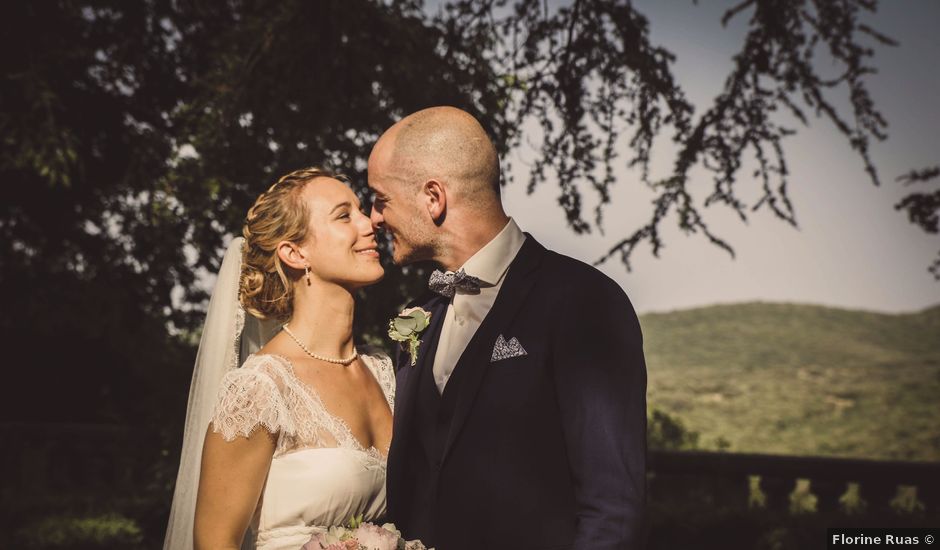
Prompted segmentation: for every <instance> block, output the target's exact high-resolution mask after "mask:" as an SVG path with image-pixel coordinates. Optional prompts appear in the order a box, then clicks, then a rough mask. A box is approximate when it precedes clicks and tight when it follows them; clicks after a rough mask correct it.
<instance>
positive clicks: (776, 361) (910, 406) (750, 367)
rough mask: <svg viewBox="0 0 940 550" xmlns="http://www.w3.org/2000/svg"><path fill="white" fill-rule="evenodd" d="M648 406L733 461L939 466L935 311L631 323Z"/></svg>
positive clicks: (800, 309)
mask: <svg viewBox="0 0 940 550" xmlns="http://www.w3.org/2000/svg"><path fill="white" fill-rule="evenodd" d="M640 323H641V325H642V327H643V334H644V341H645V344H644V349H645V353H646V359H647V369H648V372H649V402H650V404H651V406H653V407H655V408H658V409H661V410H663V411H665V412H667V413H669V414H671V415H675V416H676V417H678V418H680V419H681V420H682V421H683V422H684V423H685V424H686V426H688V428H690V429H691V430H694V431H696V432H699V434H700V443H701V444H702V446H703V447H705V448H709V447H711V448H716V447H717V446H718V445H719V443H718V442H720V441H722V440H724V441H727V442H728V443H730V447H729V448H728V449H727V450H729V451H731V452H761V453H775V454H790V455H816V456H851V457H857V458H871V459H882V460H890V459H895V460H927V461H937V460H940V405H938V402H940V399H938V395H940V306H937V307H933V308H930V309H927V310H924V311H922V312H918V313H913V314H903V315H887V314H878V313H871V312H861V311H848V310H842V309H834V308H827V307H821V306H809V305H794V304H768V303H747V304H736V305H719V306H710V307H704V308H698V309H692V310H686V311H677V312H671V313H654V314H647V315H643V316H641V317H640Z"/></svg>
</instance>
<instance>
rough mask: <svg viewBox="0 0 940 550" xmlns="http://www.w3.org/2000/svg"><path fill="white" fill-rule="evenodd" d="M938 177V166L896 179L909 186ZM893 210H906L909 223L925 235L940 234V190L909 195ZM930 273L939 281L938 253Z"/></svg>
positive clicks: (939, 169) (939, 174)
mask: <svg viewBox="0 0 940 550" xmlns="http://www.w3.org/2000/svg"><path fill="white" fill-rule="evenodd" d="M938 176H940V166H933V167H930V168H924V169H922V170H911V171H910V172H908V173H907V174H904V175H902V176H900V177H898V181H900V182H903V183H904V184H906V185H911V184H916V183H926V182H929V181H932V180H934V179H936V178H937V177H938ZM894 208H895V209H897V210H906V211H907V217H908V219H909V220H910V221H911V223H913V224H915V225H917V226H919V227H920V228H921V229H923V230H924V231H926V232H927V233H932V234H934V235H936V234H937V233H940V188H937V189H934V191H933V192H932V193H919V192H915V193H911V194H909V195H907V196H906V197H904V198H903V199H901V200H900V201H899V202H898V203H897V204H896V205H894ZM930 272H931V273H933V276H934V278H936V279H938V280H940V253H938V254H937V259H935V260H934V261H933V263H932V264H931V265H930Z"/></svg>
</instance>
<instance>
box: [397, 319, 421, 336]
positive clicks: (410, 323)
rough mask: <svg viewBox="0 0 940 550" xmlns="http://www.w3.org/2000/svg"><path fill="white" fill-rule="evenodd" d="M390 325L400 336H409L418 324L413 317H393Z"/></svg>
mask: <svg viewBox="0 0 940 550" xmlns="http://www.w3.org/2000/svg"><path fill="white" fill-rule="evenodd" d="M392 323H393V324H394V325H395V330H397V331H398V332H399V333H400V334H401V335H402V336H410V335H411V333H412V332H414V331H415V329H416V328H417V327H418V322H417V321H416V320H415V319H414V318H413V317H395V319H394V320H393V321H392Z"/></svg>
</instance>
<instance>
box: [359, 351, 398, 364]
mask: <svg viewBox="0 0 940 550" xmlns="http://www.w3.org/2000/svg"><path fill="white" fill-rule="evenodd" d="M359 355H360V356H361V357H362V358H363V359H365V360H366V361H368V362H369V363H370V364H372V365H375V366H376V367H377V368H381V369H391V370H394V366H393V364H392V358H391V357H389V356H388V353H387V352H386V351H385V349H383V348H381V347H379V346H363V347H362V348H360V353H359Z"/></svg>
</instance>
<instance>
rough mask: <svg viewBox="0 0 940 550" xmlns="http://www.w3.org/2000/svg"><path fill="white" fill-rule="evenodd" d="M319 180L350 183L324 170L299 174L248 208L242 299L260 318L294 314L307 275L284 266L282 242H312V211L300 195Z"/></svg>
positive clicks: (284, 317) (289, 176)
mask: <svg viewBox="0 0 940 550" xmlns="http://www.w3.org/2000/svg"><path fill="white" fill-rule="evenodd" d="M316 178H335V179H338V180H340V181H343V182H347V183H348V181H349V180H348V179H347V178H346V177H345V176H342V175H340V174H335V173H333V172H331V171H329V170H327V169H324V168H318V167H311V168H303V169H301V170H295V171H293V172H291V173H289V174H287V175H286V176H282V177H281V179H279V180H277V183H275V184H274V185H272V186H271V187H270V188H269V189H268V190H267V191H265V192H264V193H261V196H260V197H258V199H257V200H256V201H255V204H254V206H252V207H251V208H250V209H249V210H248V215H247V217H246V218H245V227H244V228H243V229H242V236H244V237H245V244H244V247H243V248H242V270H241V278H240V280H239V285H238V300H239V301H240V302H241V304H242V307H244V308H245V311H247V312H249V313H251V314H252V315H254V316H255V317H258V318H260V319H271V318H274V319H277V320H281V321H284V320H287V319H289V318H290V316H291V314H292V313H293V305H294V301H293V300H294V285H295V284H297V281H298V280H299V279H300V278H301V276H302V274H303V272H302V271H301V272H298V270H295V269H292V268H291V267H290V266H285V265H284V264H282V263H281V259H280V257H278V255H277V243H279V242H281V241H290V242H292V243H296V244H300V243H302V242H304V240H305V239H306V238H307V232H308V229H309V213H308V212H307V206H306V204H305V203H304V201H303V200H301V198H300V194H301V192H302V191H303V188H304V186H305V185H307V184H308V183H310V181H311V180H314V179H316ZM289 272H290V273H289Z"/></svg>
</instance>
